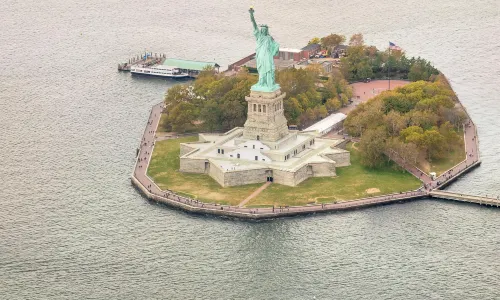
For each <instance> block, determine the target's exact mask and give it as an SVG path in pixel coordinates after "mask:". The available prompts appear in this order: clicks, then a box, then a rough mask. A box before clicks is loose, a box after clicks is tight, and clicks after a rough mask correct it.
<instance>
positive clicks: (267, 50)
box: [249, 7, 280, 92]
mask: <svg viewBox="0 0 500 300" xmlns="http://www.w3.org/2000/svg"><path fill="white" fill-rule="evenodd" d="M249 12H250V19H251V20H252V24H253V34H254V35H255V38H256V39H257V47H256V48H255V61H256V62H257V72H258V73H259V82H257V83H256V84H254V85H253V86H252V89H251V90H252V91H260V92H274V91H275V90H277V89H279V87H280V86H279V85H278V84H276V82H275V81H274V69H275V67H274V56H275V55H276V54H278V51H279V48H280V45H279V44H278V43H276V41H274V39H273V37H272V36H270V35H269V27H268V26H267V25H260V27H261V28H260V30H259V28H258V27H257V23H255V18H254V16H253V13H254V10H253V8H252V7H251V8H250V10H249Z"/></svg>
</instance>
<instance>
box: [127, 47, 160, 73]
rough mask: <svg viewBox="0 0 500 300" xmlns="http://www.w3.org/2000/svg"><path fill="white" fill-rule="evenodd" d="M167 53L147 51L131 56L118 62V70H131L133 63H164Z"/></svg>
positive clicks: (150, 64) (148, 64) (149, 64)
mask: <svg viewBox="0 0 500 300" xmlns="http://www.w3.org/2000/svg"><path fill="white" fill-rule="evenodd" d="M166 57H167V56H166V54H162V53H152V52H149V53H148V52H146V53H143V54H139V55H137V56H134V57H132V58H130V59H129V60H128V61H127V62H124V63H120V64H118V71H125V72H129V71H130V67H131V66H133V65H146V66H152V65H155V64H162V63H163V62H164V61H165V59H166Z"/></svg>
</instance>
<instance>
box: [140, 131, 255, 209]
mask: <svg viewBox="0 0 500 300" xmlns="http://www.w3.org/2000/svg"><path fill="white" fill-rule="evenodd" d="M196 140H198V137H194V136H191V137H183V138H178V139H171V140H165V141H158V142H156V144H155V148H154V151H153V157H152V158H151V163H150V165H149V168H148V175H149V176H150V177H151V178H152V179H153V180H154V181H155V183H156V184H157V185H158V186H159V187H160V188H162V189H169V190H172V191H175V192H177V193H179V194H180V195H185V196H189V197H192V198H195V199H198V200H201V201H204V202H217V203H220V204H227V205H237V204H239V203H240V202H241V201H243V200H244V199H245V198H246V197H248V196H249V195H250V194H251V193H252V192H253V191H255V190H256V189H258V188H259V187H260V186H261V185H262V184H250V185H244V186H238V187H228V188H223V187H221V186H220V185H219V184H218V183H217V182H216V181H215V180H213V179H212V178H211V177H210V176H208V175H205V174H187V173H182V172H179V153H180V146H179V144H180V143H184V142H192V141H196Z"/></svg>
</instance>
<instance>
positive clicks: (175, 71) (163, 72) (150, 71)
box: [130, 65, 189, 78]
mask: <svg viewBox="0 0 500 300" xmlns="http://www.w3.org/2000/svg"><path fill="white" fill-rule="evenodd" d="M130 73H132V74H141V75H149V76H159V77H166V78H187V77H189V74H188V73H184V72H181V70H180V69H179V68H175V67H169V66H164V65H153V66H141V65H134V66H131V67H130Z"/></svg>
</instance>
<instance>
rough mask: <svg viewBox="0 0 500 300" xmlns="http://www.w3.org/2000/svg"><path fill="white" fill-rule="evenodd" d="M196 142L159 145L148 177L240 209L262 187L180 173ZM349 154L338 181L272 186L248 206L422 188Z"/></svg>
mask: <svg viewBox="0 0 500 300" xmlns="http://www.w3.org/2000/svg"><path fill="white" fill-rule="evenodd" d="M196 140H197V137H184V138H179V139H172V140H165V141H159V142H157V143H156V145H155V148H154V151H153V157H152V159H151V163H150V166H149V169H148V175H149V176H150V177H151V178H153V180H154V181H155V182H156V183H157V184H158V185H159V186H160V187H161V188H162V189H167V188H168V189H170V190H172V191H175V192H178V193H179V194H184V195H188V196H190V197H194V198H196V199H199V200H201V201H205V202H217V203H221V204H229V205H237V204H239V203H240V202H241V201H243V200H244V199H245V198H246V197H247V196H248V195H250V194H251V193H252V192H253V191H255V190H256V189H257V188H258V187H260V186H261V185H262V184H251V185H244V186H239V187H228V188H223V187H221V186H220V185H219V184H218V183H217V182H216V181H215V180H213V179H212V178H210V176H208V175H205V174H187V173H181V172H179V171H178V169H179V148H180V147H179V144H180V143H183V142H190V141H196ZM348 150H349V151H351V166H349V167H342V168H338V169H337V175H338V176H337V177H333V178H332V177H323V178H310V179H308V180H306V181H304V182H303V183H301V184H300V185H299V186H297V187H289V186H283V185H279V184H272V185H271V186H269V187H268V188H267V189H266V190H264V191H263V192H262V193H261V194H260V195H258V196H257V197H256V198H254V199H252V200H251V201H250V202H249V203H248V204H247V206H251V207H262V206H272V205H273V204H274V205H276V206H279V205H304V204H307V203H311V202H332V201H335V200H352V199H357V198H362V197H367V196H374V195H381V194H388V193H393V192H399V191H407V190H413V189H416V188H418V187H419V186H420V181H419V180H417V179H416V178H415V177H413V176H412V175H411V174H409V173H407V172H406V171H405V172H403V171H401V170H397V169H395V168H394V166H393V165H392V164H387V165H386V166H383V167H381V168H378V169H369V168H365V167H363V166H361V165H360V163H359V160H360V158H359V154H358V152H357V150H356V149H354V148H353V147H352V145H348ZM370 189H372V190H371V191H370ZM370 192H371V193H370Z"/></svg>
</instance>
